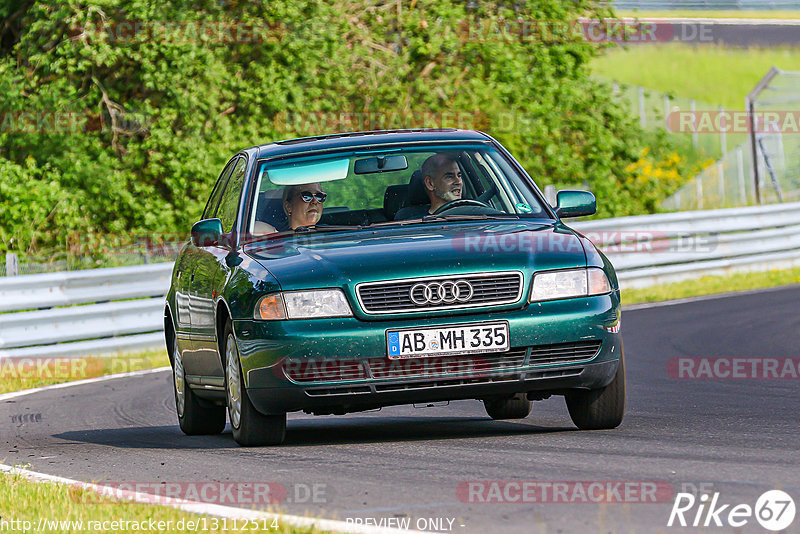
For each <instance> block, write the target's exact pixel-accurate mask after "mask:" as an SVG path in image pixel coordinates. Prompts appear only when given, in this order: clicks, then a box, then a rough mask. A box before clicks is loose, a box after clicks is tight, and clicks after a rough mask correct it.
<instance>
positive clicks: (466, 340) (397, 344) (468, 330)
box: [385, 321, 511, 360]
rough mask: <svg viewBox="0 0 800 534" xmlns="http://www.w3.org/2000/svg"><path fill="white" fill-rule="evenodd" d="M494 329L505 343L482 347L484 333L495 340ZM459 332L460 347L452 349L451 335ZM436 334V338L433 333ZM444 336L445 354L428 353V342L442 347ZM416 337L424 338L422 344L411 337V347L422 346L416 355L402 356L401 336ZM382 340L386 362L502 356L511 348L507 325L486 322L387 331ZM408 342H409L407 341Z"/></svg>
mask: <svg viewBox="0 0 800 534" xmlns="http://www.w3.org/2000/svg"><path fill="white" fill-rule="evenodd" d="M495 328H501V329H502V332H503V333H504V334H505V343H504V344H495V343H491V344H490V345H488V346H487V345H485V344H484V343H485V341H486V335H487V333H486V332H485V329H490V332H489V335H490V336H491V337H492V338H494V337H495V336H499V334H497V331H496V330H495ZM459 330H460V331H463V332H464V335H463V347H459V348H452V347H453V346H454V345H455V344H456V342H457V341H458V339H459V338H457V337H456V338H455V340H454V339H453V338H454V336H455V333H456V332H457V331H459ZM475 330H477V331H478V342H479V345H478V346H473V344H474V342H475V340H476V338H475V333H474V332H475ZM434 332H438V334H436V333H434ZM445 332H450V336H451V337H450V338H449V339H450V341H449V343H450V347H451V348H450V349H449V350H441V349H438V348H437V349H432V348H431V344H430V342H431V341H438V343H442V344H443V343H444V342H445V341H446V340H447V338H446V337H445V338H443V337H442V336H443V335H444V333H445ZM416 333H420V334H422V335H423V336H424V341H422V340H420V338H419V337H417V336H413V337H414V345H412V348H415V346H417V347H418V346H419V342H420V341H422V342H423V343H424V345H425V348H424V349H420V350H419V351H416V350H415V351H413V352H411V353H409V352H406V353H404V352H403V349H404V343H405V341H406V339H405V334H410V335H413V334H416ZM481 333H483V336H484V337H483V340H482V341H481V337H480V335H481ZM431 336H433V337H435V338H436V339H431ZM385 339H386V355H387V357H388V358H389V359H390V360H408V359H413V358H434V357H437V356H455V355H459V354H481V353H492V352H506V351H508V350H510V348H511V332H510V328H509V326H508V321H486V322H481V323H467V324H455V325H439V326H422V327H417V328H390V329H388V330H386V334H385ZM409 342H411V340H409Z"/></svg>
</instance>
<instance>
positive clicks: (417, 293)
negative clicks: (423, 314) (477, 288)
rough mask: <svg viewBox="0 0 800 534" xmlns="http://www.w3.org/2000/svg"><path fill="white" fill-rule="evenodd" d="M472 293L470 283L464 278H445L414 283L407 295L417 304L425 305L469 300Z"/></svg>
mask: <svg viewBox="0 0 800 534" xmlns="http://www.w3.org/2000/svg"><path fill="white" fill-rule="evenodd" d="M472 293H473V290H472V284H470V283H469V282H467V281H466V280H446V281H444V282H420V283H418V284H414V285H413V286H411V289H410V290H409V292H408V296H409V297H410V298H411V302H413V303H414V304H416V305H417V306H425V305H436V304H454V303H456V302H460V303H464V302H469V300H470V299H471V298H472Z"/></svg>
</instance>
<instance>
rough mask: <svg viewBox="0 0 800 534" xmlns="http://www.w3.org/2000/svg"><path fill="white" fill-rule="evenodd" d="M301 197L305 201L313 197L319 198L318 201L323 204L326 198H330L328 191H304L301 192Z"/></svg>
mask: <svg viewBox="0 0 800 534" xmlns="http://www.w3.org/2000/svg"><path fill="white" fill-rule="evenodd" d="M300 198H302V199H303V202H306V203H308V202H311V200H312V199H317V202H319V203H320V204H322V203H323V202H325V199H326V198H328V194H327V193H321V192H320V193H314V192H313V191H303V192H301V193H300Z"/></svg>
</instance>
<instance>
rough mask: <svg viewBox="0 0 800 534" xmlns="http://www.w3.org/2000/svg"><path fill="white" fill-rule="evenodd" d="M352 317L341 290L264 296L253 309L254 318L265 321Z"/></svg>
mask: <svg viewBox="0 0 800 534" xmlns="http://www.w3.org/2000/svg"><path fill="white" fill-rule="evenodd" d="M352 315H353V312H352V311H351V310H350V305H349V304H348V303H347V299H346V298H345V296H344V293H342V290H341V289H311V290H307V291H286V292H284V293H275V294H272V295H266V296H264V297H262V298H261V300H259V301H258V304H256V309H255V318H256V319H263V320H266V321H274V320H279V319H318V318H321V317H352Z"/></svg>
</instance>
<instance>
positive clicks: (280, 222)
mask: <svg viewBox="0 0 800 534" xmlns="http://www.w3.org/2000/svg"><path fill="white" fill-rule="evenodd" d="M256 220H257V221H261V222H265V223H267V224H271V225H272V226H274V227H275V228H276V229H278V230H281V229H285V228H288V226H289V221H288V219H287V218H286V213H285V212H284V211H283V190H282V189H269V190H267V191H262V192H260V193H259V194H258V207H257V208H256Z"/></svg>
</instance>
